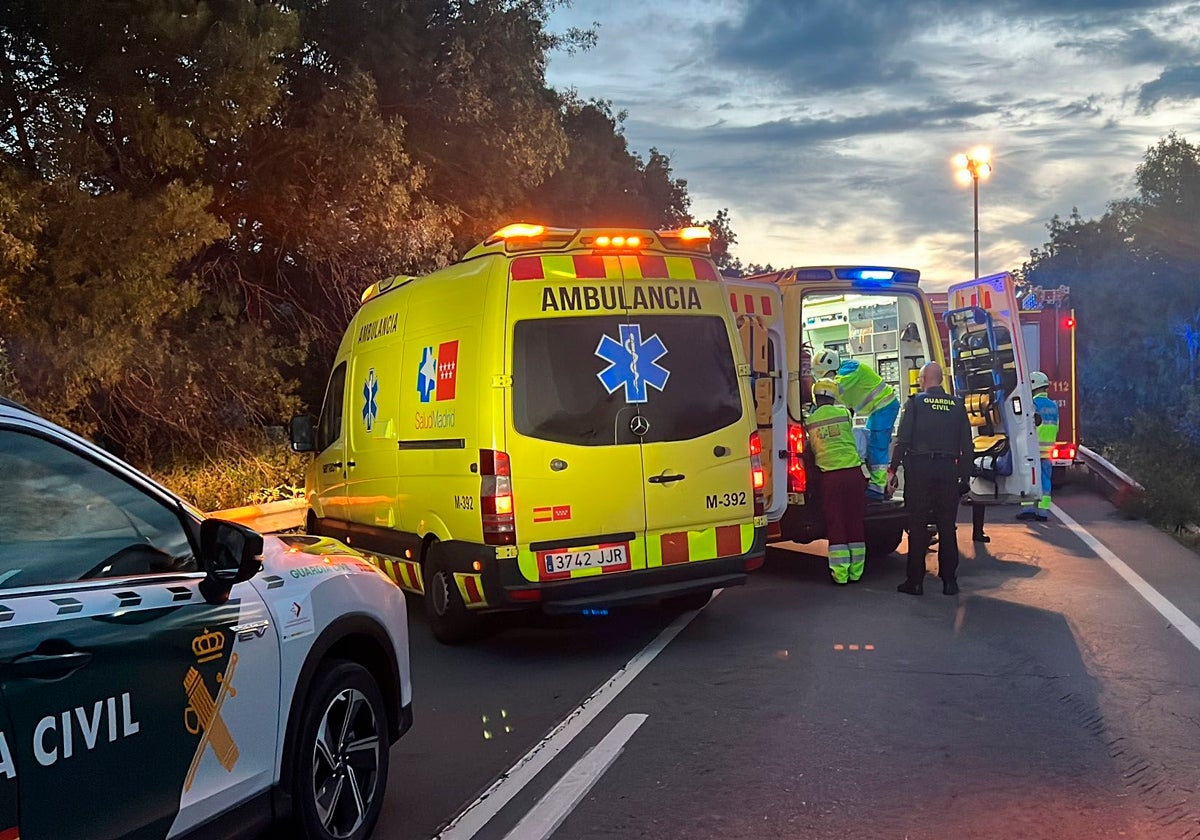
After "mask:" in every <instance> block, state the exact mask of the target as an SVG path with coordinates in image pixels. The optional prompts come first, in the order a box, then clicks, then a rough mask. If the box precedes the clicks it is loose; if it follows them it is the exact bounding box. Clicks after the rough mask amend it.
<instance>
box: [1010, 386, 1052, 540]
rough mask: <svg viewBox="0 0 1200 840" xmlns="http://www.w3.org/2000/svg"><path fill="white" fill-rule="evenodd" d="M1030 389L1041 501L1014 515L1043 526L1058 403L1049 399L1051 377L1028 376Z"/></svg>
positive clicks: (1048, 507) (1047, 498) (1045, 518)
mask: <svg viewBox="0 0 1200 840" xmlns="http://www.w3.org/2000/svg"><path fill="white" fill-rule="evenodd" d="M1029 386H1030V388H1032V389H1033V412H1034V413H1033V423H1034V425H1035V426H1037V433H1038V449H1039V450H1040V455H1041V458H1042V498H1041V500H1040V501H1039V502H1038V504H1037V508H1036V509H1035V508H1034V507H1033V503H1032V502H1028V503H1026V504H1025V508H1026V509H1025V510H1023V511H1021V512H1020V513H1018V514H1017V519H1036V520H1037V521H1038V522H1045V521H1046V520H1047V519H1049V518H1050V477H1051V476H1052V475H1053V474H1054V464H1053V463H1052V462H1051V460H1050V451H1051V450H1052V449H1054V443H1055V441H1057V440H1058V403H1056V402H1055V401H1054V400H1052V399H1050V377H1048V376H1046V374H1044V373H1042V372H1041V371H1040V370H1035V371H1034V372H1033V373H1031V374H1029Z"/></svg>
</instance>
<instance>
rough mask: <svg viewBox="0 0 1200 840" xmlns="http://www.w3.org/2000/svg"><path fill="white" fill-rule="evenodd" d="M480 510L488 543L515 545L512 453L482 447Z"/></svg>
mask: <svg viewBox="0 0 1200 840" xmlns="http://www.w3.org/2000/svg"><path fill="white" fill-rule="evenodd" d="M479 474H480V476H481V478H480V487H479V511H480V514H481V516H482V518H483V542H484V544H485V545H515V544H516V542H517V517H516V512H515V510H514V508H513V493H512V466H511V465H510V464H509V461H508V453H507V452H501V451H499V450H497V449H481V450H479Z"/></svg>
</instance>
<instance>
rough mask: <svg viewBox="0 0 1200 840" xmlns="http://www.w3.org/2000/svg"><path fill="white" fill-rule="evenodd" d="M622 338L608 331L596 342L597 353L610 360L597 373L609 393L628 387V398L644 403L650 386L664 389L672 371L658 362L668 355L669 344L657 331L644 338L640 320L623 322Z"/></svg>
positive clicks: (630, 401) (630, 400)
mask: <svg viewBox="0 0 1200 840" xmlns="http://www.w3.org/2000/svg"><path fill="white" fill-rule="evenodd" d="M619 330H620V332H619V335H620V339H621V340H620V341H617V340H616V339H614V338H613V337H612V336H608V335H605V336H603V337H602V338H601V339H600V343H599V344H598V345H597V346H596V355H597V356H599V357H600V358H601V359H603V360H604V361H606V362H608V363H609V364H608V367H606V368H605V369H604V370H602V371H600V372H599V373H598V374H596V377H597V378H598V379H599V380H600V383H601V384H602V385H603V386H604V388H605V390H607V391H608V393H610V394H611V393H613V392H614V391H616V390H617V389H618V388H621V387H624V388H625V402H627V403H644V402H646V400H647V399H648V397H649V390H648V389H649V388H656V389H658V390H659V391H661V390H662V389H663V388H664V387H666V384H667V378H668V377H669V376H670V375H671V372H670V371H669V370H667V369H666V368H664V367H663V366H662V365H660V364H659V363H658V360H659V359H661V358H662V357H663V356H665V355H667V348H666V346H665V345H664V344H663V343H662V339H661V338H659V337H658V333H655V334H654V335H652V336H650V337H649V338H648V339H646V340H645V341H642V327H641V325H640V324H621V325H620V326H619Z"/></svg>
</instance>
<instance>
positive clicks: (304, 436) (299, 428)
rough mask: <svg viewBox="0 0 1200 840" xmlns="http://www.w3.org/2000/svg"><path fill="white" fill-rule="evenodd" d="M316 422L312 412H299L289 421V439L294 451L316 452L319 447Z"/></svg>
mask: <svg viewBox="0 0 1200 840" xmlns="http://www.w3.org/2000/svg"><path fill="white" fill-rule="evenodd" d="M316 425H317V424H316V422H315V421H314V420H313V418H312V415H311V414H298V415H296V416H295V417H293V418H292V421H291V422H290V423H288V439H289V440H290V441H291V443H292V451H293V452H315V451H316V449H317V443H316V440H317V435H316Z"/></svg>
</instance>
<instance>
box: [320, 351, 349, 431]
mask: <svg viewBox="0 0 1200 840" xmlns="http://www.w3.org/2000/svg"><path fill="white" fill-rule="evenodd" d="M345 402H346V363H345V362H342V363H341V364H340V365H338V366H337V367H335V368H334V369H333V373H332V374H330V375H329V387H328V388H327V389H326V390H325V404H324V405H322V406H321V419H320V420H318V421H317V451H318V452H324V451H325V450H326V449H328V448H329V447H330V445H332V444H333V443H334V442H336V441H337V439H338V438H340V437H341V436H342V412H343V410H344V408H345Z"/></svg>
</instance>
